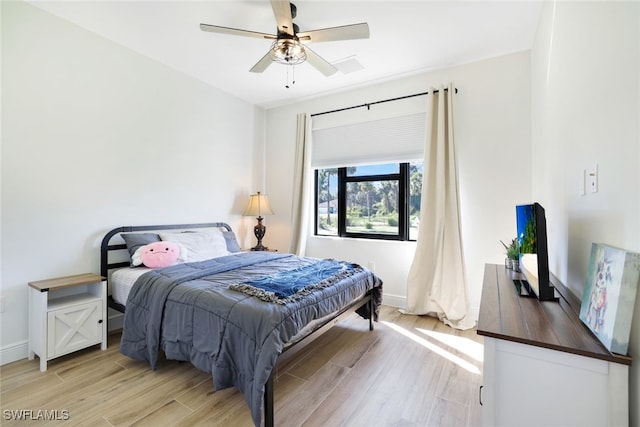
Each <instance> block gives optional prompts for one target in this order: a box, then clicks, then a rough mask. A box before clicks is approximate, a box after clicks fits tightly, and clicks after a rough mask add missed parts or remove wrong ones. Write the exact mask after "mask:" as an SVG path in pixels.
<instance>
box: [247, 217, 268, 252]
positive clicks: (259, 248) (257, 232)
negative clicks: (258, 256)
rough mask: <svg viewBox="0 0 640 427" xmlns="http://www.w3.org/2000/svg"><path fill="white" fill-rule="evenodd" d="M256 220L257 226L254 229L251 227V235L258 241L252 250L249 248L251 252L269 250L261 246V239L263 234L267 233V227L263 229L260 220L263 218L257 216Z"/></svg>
mask: <svg viewBox="0 0 640 427" xmlns="http://www.w3.org/2000/svg"><path fill="white" fill-rule="evenodd" d="M256 219H257V220H258V224H257V225H256V226H255V227H253V233H254V234H255V235H256V239H258V244H257V245H255V246H254V247H253V248H251V250H252V251H268V250H269V248H268V247H266V246H263V245H262V238H263V237H264V234H265V233H266V232H267V227H265V226H264V224H263V223H262V220H263V219H264V218H262V217H261V216H259V217H258V218H256Z"/></svg>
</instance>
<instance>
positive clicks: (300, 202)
mask: <svg viewBox="0 0 640 427" xmlns="http://www.w3.org/2000/svg"><path fill="white" fill-rule="evenodd" d="M297 120H298V124H297V132H296V155H295V164H294V177H293V205H292V208H291V223H292V227H291V241H290V243H289V252H291V253H292V254H296V255H304V253H305V250H306V247H307V234H308V230H309V215H310V214H309V200H310V199H309V198H310V197H311V188H313V185H312V184H313V182H312V179H313V174H312V173H311V116H310V115H309V114H305V113H300V114H298V116H297Z"/></svg>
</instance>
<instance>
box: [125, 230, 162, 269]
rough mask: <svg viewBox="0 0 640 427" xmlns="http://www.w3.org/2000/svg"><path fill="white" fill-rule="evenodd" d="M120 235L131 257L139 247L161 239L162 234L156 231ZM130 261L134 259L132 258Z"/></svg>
mask: <svg viewBox="0 0 640 427" xmlns="http://www.w3.org/2000/svg"><path fill="white" fill-rule="evenodd" d="M120 235H121V236H122V238H123V239H124V243H126V245H127V250H128V251H129V256H130V257H132V256H133V254H134V253H135V252H136V251H137V250H138V248H140V247H142V246H144V245H148V244H149V243H153V242H159V241H160V236H158V235H157V234H154V233H121V234H120ZM130 262H132V261H131V260H130ZM132 265H133V264H132Z"/></svg>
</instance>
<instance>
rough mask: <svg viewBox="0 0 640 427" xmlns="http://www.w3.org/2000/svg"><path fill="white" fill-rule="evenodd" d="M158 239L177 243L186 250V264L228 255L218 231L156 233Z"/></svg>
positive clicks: (225, 244) (220, 233) (221, 235)
mask: <svg viewBox="0 0 640 427" xmlns="http://www.w3.org/2000/svg"><path fill="white" fill-rule="evenodd" d="M158 235H159V236H160V239H162V240H165V241H171V242H175V243H179V244H181V245H183V246H184V247H185V248H186V250H187V251H186V252H187V260H186V262H196V261H204V260H205V259H211V258H217V257H221V256H225V255H229V254H230V252H229V251H228V250H227V243H226V240H225V239H224V235H223V234H222V232H221V231H219V230H208V231H194V232H191V231H188V232H183V233H158Z"/></svg>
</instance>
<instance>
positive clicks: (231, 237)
mask: <svg viewBox="0 0 640 427" xmlns="http://www.w3.org/2000/svg"><path fill="white" fill-rule="evenodd" d="M222 234H223V235H224V240H225V242H227V250H228V251H229V252H240V251H241V250H242V249H240V245H239V244H238V240H237V239H236V235H235V234H234V232H233V231H223V232H222Z"/></svg>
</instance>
